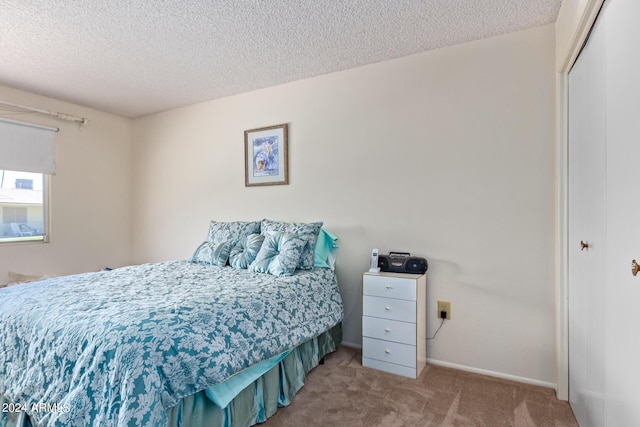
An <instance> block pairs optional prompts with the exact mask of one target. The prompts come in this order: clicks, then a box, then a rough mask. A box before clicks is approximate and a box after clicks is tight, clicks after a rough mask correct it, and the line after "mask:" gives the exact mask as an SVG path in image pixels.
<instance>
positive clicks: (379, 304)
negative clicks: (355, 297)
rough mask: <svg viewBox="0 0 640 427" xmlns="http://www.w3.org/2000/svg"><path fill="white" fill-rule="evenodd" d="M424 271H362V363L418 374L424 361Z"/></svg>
mask: <svg viewBox="0 0 640 427" xmlns="http://www.w3.org/2000/svg"><path fill="white" fill-rule="evenodd" d="M426 287H427V279H426V275H425V274H421V275H418V274H399V273H364V274H363V276H362V366H366V367H369V368H374V369H380V370H382V371H387V372H391V373H394V374H398V375H404V376H406V377H410V378H418V376H419V375H420V372H422V369H423V368H424V367H425V365H426V359H427V335H426V329H427V325H426V317H427V316H426V307H425V302H426Z"/></svg>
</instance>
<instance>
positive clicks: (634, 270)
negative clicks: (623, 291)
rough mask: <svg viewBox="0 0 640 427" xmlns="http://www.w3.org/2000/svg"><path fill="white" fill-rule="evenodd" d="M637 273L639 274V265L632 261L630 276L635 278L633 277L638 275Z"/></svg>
mask: <svg viewBox="0 0 640 427" xmlns="http://www.w3.org/2000/svg"><path fill="white" fill-rule="evenodd" d="M638 272H640V265H639V264H638V262H637V261H636V260H635V259H634V260H633V261H631V274H633V275H634V276H635V275H637V274H638Z"/></svg>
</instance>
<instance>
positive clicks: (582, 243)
mask: <svg viewBox="0 0 640 427" xmlns="http://www.w3.org/2000/svg"><path fill="white" fill-rule="evenodd" d="M585 249H589V242H585V241H584V240H580V250H581V251H584V250H585Z"/></svg>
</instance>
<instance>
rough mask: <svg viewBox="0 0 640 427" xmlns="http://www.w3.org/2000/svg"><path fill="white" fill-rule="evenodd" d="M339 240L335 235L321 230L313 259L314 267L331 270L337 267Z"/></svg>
mask: <svg viewBox="0 0 640 427" xmlns="http://www.w3.org/2000/svg"><path fill="white" fill-rule="evenodd" d="M337 240H338V236H336V235H335V234H332V233H329V232H328V231H327V230H325V229H324V228H322V229H320V233H318V240H317V241H316V250H315V254H314V258H313V266H314V267H322V268H331V269H334V268H335V267H336V258H337V256H338V245H337V244H336V241H337Z"/></svg>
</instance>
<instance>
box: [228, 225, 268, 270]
mask: <svg viewBox="0 0 640 427" xmlns="http://www.w3.org/2000/svg"><path fill="white" fill-rule="evenodd" d="M263 241H264V236H263V235H262V234H257V233H256V234H249V235H248V236H247V237H245V238H244V239H241V240H238V242H237V243H236V244H235V246H234V247H232V248H231V252H230V253H229V264H231V267H233V268H247V267H249V265H250V264H251V263H252V262H253V260H254V259H256V255H258V252H259V251H260V247H261V246H262V242H263Z"/></svg>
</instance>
